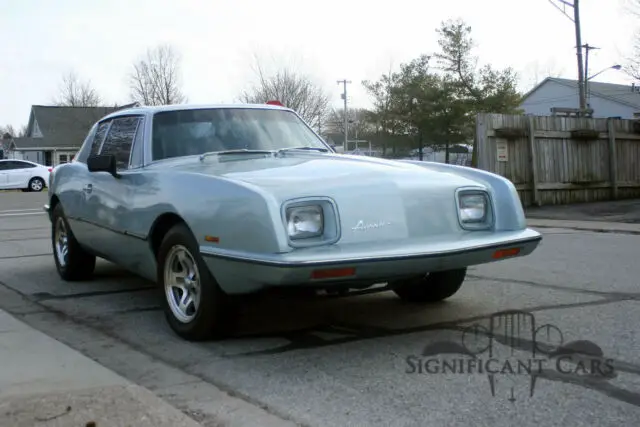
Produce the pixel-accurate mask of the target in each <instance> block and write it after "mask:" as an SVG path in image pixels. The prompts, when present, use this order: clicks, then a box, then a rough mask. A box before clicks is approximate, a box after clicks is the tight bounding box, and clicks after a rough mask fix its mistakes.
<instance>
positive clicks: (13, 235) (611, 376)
mask: <svg viewBox="0 0 640 427" xmlns="http://www.w3.org/2000/svg"><path fill="white" fill-rule="evenodd" d="M45 197H46V195H45V193H42V194H32V193H0V284H1V285H2V286H0V307H2V308H3V309H5V310H7V311H9V312H11V313H12V314H14V315H17V316H19V317H20V318H21V319H23V320H24V321H25V322H27V323H29V324H31V325H32V326H34V327H36V328H38V329H40V330H42V331H44V332H46V333H47V334H49V335H51V336H53V337H54V338H57V339H59V340H60V341H63V342H65V343H66V344H68V345H70V346H72V347H74V348H76V349H78V350H80V351H82V352H83V353H85V354H87V355H88V356H90V357H92V358H93V359H95V360H97V361H99V362H100V363H102V364H103V365H105V366H106V367H108V368H110V369H113V370H114V371H116V372H118V373H120V374H122V375H123V376H125V377H127V378H129V379H131V380H132V381H134V382H136V383H138V384H140V385H142V386H145V387H147V388H149V389H151V390H152V391H154V392H155V393H156V394H158V395H159V396H161V397H163V398H165V399H166V400H168V401H169V402H170V403H172V404H174V405H175V406H177V407H179V408H180V409H182V410H184V411H185V412H187V413H189V414H191V415H192V416H193V417H194V418H196V419H198V420H201V421H203V422H205V423H206V422H207V421H208V420H211V419H212V418H211V417H212V415H214V414H215V413H216V411H220V410H221V409H220V406H221V404H220V402H221V397H220V392H219V391H216V390H217V389H216V388H213V387H212V385H213V386H215V387H217V388H219V389H222V390H224V391H226V392H227V393H229V394H231V395H232V396H236V397H239V398H241V399H244V400H246V401H248V402H251V403H253V404H256V405H259V406H261V407H263V408H266V409H267V410H268V411H269V412H271V413H272V414H274V415H277V416H278V417H280V418H282V419H287V420H292V421H294V422H295V423H297V424H299V425H309V426H342V427H343V426H350V425H353V426H374V425H375V426H378V425H379V426H447V427H452V426H476V425H491V426H495V427H498V426H514V425H518V426H520V427H525V426H534V425H536V426H537V425H545V426H580V425H593V426H595V425H597V426H616V427H619V426H635V425H637V420H638V416H639V415H640V376H639V374H640V332H638V328H637V325H638V324H640V304H639V303H638V299H640V279H638V278H639V277H640V262H639V260H640V258H639V257H638V248H640V236H632V235H624V234H598V233H590V232H581V231H570V230H560V229H542V230H541V231H542V232H543V233H544V235H545V236H544V240H543V243H542V244H541V246H540V247H539V248H538V250H537V251H536V252H535V253H534V254H533V255H531V256H529V257H527V258H523V259H517V260H511V261H506V262H501V263H495V264H490V265H485V266H480V267H476V268H472V269H470V270H469V276H468V279H467V281H466V282H465V285H464V286H463V289H462V290H461V291H460V292H459V294H457V295H455V296H454V297H453V298H451V299H450V300H449V301H447V302H445V303H441V304H436V305H432V306H425V307H416V306H411V305H407V304H402V303H401V302H400V301H399V300H398V299H397V298H396V297H395V295H394V294H392V293H384V294H374V295H363V296H356V297H351V298H334V299H319V298H317V299H302V298H289V299H278V298H275V297H273V298H270V299H267V300H257V301H248V302H247V304H246V306H245V308H244V314H243V317H242V325H241V330H240V333H239V336H238V337H237V338H234V339H229V340H226V341H222V342H209V343H200V344H192V343H187V342H184V341H181V340H180V339H178V338H176V337H175V336H174V335H173V334H172V333H171V331H170V330H169V329H168V327H167V326H166V324H165V322H164V318H163V316H162V313H161V312H160V311H159V308H158V307H159V301H160V300H159V296H158V293H157V292H155V291H154V289H153V288H152V284H151V283H148V282H146V281H144V280H141V279H139V278H136V277H134V276H132V275H130V274H128V273H127V272H125V271H122V270H121V269H119V268H117V267H115V266H113V265H111V264H109V263H106V262H100V263H99V265H98V267H97V270H96V278H95V280H93V281H90V282H85V283H78V284H69V283H65V282H63V281H61V280H60V279H59V278H58V276H57V274H56V271H55V267H54V263H53V258H52V255H51V245H50V225H49V223H48V221H47V218H46V216H45V215H44V214H41V213H40V212H39V211H38V209H40V208H41V206H42V205H43V203H44V201H45ZM508 309H514V310H525V311H528V312H530V313H532V314H533V316H535V319H532V318H528V317H526V316H524V315H522V316H521V317H520V322H519V323H518V322H513V323H509V324H508V325H509V326H507V327H505V324H506V320H505V318H504V317H502V318H499V319H498V320H500V322H499V324H498V323H494V328H493V331H494V332H493V333H494V341H493V344H492V345H493V346H492V353H491V354H489V350H486V351H484V352H480V353H478V355H477V359H476V360H475V364H474V365H473V366H476V367H477V366H484V367H485V369H488V370H490V371H491V372H494V373H495V372H496V369H497V371H498V372H497V374H496V375H495V376H494V379H495V388H494V391H495V396H494V395H492V388H491V386H490V379H489V376H488V375H487V372H486V371H482V372H478V369H477V368H476V369H475V370H474V371H473V372H472V373H468V370H469V369H468V368H469V366H470V365H469V360H470V358H469V357H468V356H462V355H459V354H458V355H457V354H444V353H446V352H447V351H450V352H454V353H455V351H459V350H460V348H461V344H463V343H464V344H465V346H466V348H468V349H470V350H477V351H481V350H484V349H486V348H487V346H488V345H489V341H488V340H489V339H488V338H487V337H486V336H485V335H482V334H474V333H472V331H475V330H476V329H474V328H473V327H472V325H474V324H476V325H480V328H479V329H480V330H490V329H491V328H490V327H491V323H490V322H489V319H490V317H491V314H492V313H495V312H497V311H500V310H508ZM534 321H535V326H534V327H533V330H538V331H539V332H538V333H537V334H535V341H536V343H537V344H538V345H537V346H536V351H535V354H533V352H532V351H531V350H532V344H531V343H532V341H533V337H534V335H533V333H532V332H531V329H528V328H530V327H531V326H532V325H533V323H534ZM543 325H551V326H543ZM518 327H519V329H518ZM465 328H467V329H465ZM482 328H484V329H482ZM538 328H539V329H538ZM463 330H466V331H467V332H466V333H463V332H462V331H463ZM518 330H519V332H518ZM514 331H516V332H514ZM505 334H506V336H510V337H512V339H510V340H506V339H504V338H501V337H502V336H504V335H505ZM514 337H515V338H518V337H519V338H520V339H519V340H518V339H514ZM463 338H464V339H463ZM578 340H589V341H590V343H585V342H584V341H582V342H581V343H579V347H580V348H581V349H582V350H583V351H587V350H588V349H590V348H595V349H596V350H598V349H599V350H601V351H602V356H601V358H594V357H589V356H577V355H575V354H574V355H569V356H566V355H565V356H563V357H564V358H559V356H557V355H556V356H553V355H551V356H547V355H545V354H544V351H547V350H548V349H550V348H551V349H553V348H558V346H559V344H560V343H564V344H567V343H569V342H572V341H578ZM443 342H444V344H443ZM447 343H448V344H447ZM456 349H458V350H456ZM424 352H427V353H430V355H422V354H423V353H424ZM547 352H548V351H547ZM408 358H409V360H408ZM418 358H422V360H423V361H425V362H426V361H427V360H430V361H429V362H428V363H426V364H425V365H426V366H428V367H429V372H427V369H426V368H425V367H424V366H425V365H423V369H422V373H419V372H412V366H413V367H415V366H416V365H415V364H414V363H415V362H416V360H418ZM532 359H533V362H532V361H531V360H532ZM460 360H463V363H460ZM594 360H595V362H594ZM456 361H457V362H456ZM559 361H560V362H559ZM444 362H448V371H447V372H446V373H442V372H435V370H436V367H437V366H438V364H439V365H440V367H442V366H443V364H444ZM456 363H457V364H456ZM528 363H532V364H533V365H527V364H528ZM461 365H462V367H463V368H465V371H466V372H464V373H460V372H459V371H458V370H459V369H460V368H461ZM473 366H471V368H473ZM527 366H533V367H532V372H534V373H536V372H537V373H539V375H537V376H536V377H535V378H536V381H535V383H534V387H533V391H534V393H533V395H531V393H530V391H531V384H532V377H531V375H528V373H527ZM454 368H455V369H456V372H452V370H453V369H454ZM591 368H593V369H591ZM598 368H599V369H598ZM0 369H1V366H0ZM518 370H519V371H520V372H518Z"/></svg>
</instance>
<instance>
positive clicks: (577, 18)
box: [573, 0, 587, 112]
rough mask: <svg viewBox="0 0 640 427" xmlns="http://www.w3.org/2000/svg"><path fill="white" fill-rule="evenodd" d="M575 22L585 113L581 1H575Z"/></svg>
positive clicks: (581, 106) (581, 102)
mask: <svg viewBox="0 0 640 427" xmlns="http://www.w3.org/2000/svg"><path fill="white" fill-rule="evenodd" d="M573 22H574V23H575V27H576V49H577V50H576V55H577V56H578V87H579V88H580V91H579V93H580V111H581V112H584V110H586V108H587V100H586V97H585V91H584V85H585V75H584V70H583V69H582V35H581V32H580V0H573Z"/></svg>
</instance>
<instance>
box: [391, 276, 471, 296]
mask: <svg viewBox="0 0 640 427" xmlns="http://www.w3.org/2000/svg"><path fill="white" fill-rule="evenodd" d="M466 275H467V269H466V268H460V269H457V270H447V271H437V272H433V273H428V274H427V275H426V276H424V277H420V278H416V279H409V280H403V281H399V282H395V283H394V282H392V283H390V285H391V287H392V289H393V291H394V292H395V293H396V295H398V296H399V297H400V298H401V299H402V300H404V301H408V302H412V303H430V302H438V301H442V300H445V299H447V298H449V297H451V296H452V295H454V294H455V293H456V292H458V290H459V289H460V287H461V286H462V283H463V282H464V279H465V276H466Z"/></svg>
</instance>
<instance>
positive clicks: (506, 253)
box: [493, 248, 520, 259]
mask: <svg viewBox="0 0 640 427" xmlns="http://www.w3.org/2000/svg"><path fill="white" fill-rule="evenodd" d="M519 253H520V248H509V249H498V250H497V251H495V252H494V253H493V258H494V259H499V258H507V257H510V256H516V255H518V254H519Z"/></svg>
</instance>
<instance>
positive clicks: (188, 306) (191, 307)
mask: <svg viewBox="0 0 640 427" xmlns="http://www.w3.org/2000/svg"><path fill="white" fill-rule="evenodd" d="M200 290H201V287H200V274H199V272H198V265H197V264H196V261H195V260H194V259H193V256H191V253H189V250H188V249H187V248H186V247H184V246H181V245H176V246H174V247H172V248H171V250H170V251H169V253H168V254H167V258H166V262H165V264H164V291H165V294H166V298H167V302H168V303H169V308H170V309H171V312H172V313H173V315H174V316H175V318H176V319H177V320H179V321H180V322H182V323H189V322H191V321H192V320H193V319H194V318H195V317H196V314H197V312H198V307H199V306H200V296H201V292H200Z"/></svg>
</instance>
